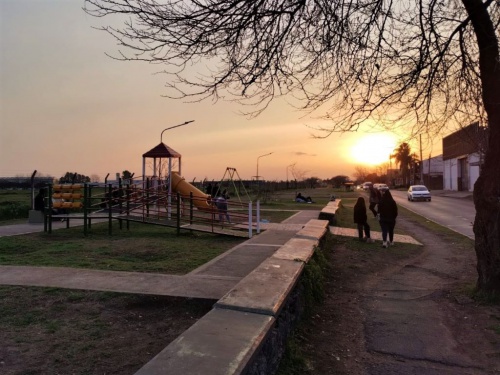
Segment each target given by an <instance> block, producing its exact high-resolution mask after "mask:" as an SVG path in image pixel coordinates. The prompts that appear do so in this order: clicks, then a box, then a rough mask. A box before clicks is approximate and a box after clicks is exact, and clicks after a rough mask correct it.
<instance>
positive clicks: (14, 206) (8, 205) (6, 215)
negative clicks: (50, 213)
mask: <svg viewBox="0 0 500 375" xmlns="http://www.w3.org/2000/svg"><path fill="white" fill-rule="evenodd" d="M29 210H30V205H28V204H26V203H20V202H1V203H0V221H4V220H12V219H25V218H28V215H29Z"/></svg>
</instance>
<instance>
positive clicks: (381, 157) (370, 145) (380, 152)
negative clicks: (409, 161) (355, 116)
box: [351, 134, 396, 165]
mask: <svg viewBox="0 0 500 375" xmlns="http://www.w3.org/2000/svg"><path fill="white" fill-rule="evenodd" d="M395 148H396V140H395V138H394V137H393V136H392V135H390V134H370V135H366V136H364V137H363V138H362V139H360V140H359V141H358V142H357V143H355V144H354V146H353V147H352V149H351V156H352V158H353V159H354V160H355V161H356V162H357V163H360V164H370V165H377V164H381V163H384V162H388V161H389V155H390V154H391V153H393V151H394V149H395Z"/></svg>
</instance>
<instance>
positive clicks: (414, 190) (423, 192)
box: [407, 185, 431, 202]
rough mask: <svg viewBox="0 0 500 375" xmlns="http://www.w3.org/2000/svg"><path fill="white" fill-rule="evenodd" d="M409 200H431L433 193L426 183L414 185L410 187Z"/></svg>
mask: <svg viewBox="0 0 500 375" xmlns="http://www.w3.org/2000/svg"><path fill="white" fill-rule="evenodd" d="M407 196H408V200H409V201H412V202H414V201H428V202H430V201H431V193H430V191H429V189H427V187H425V185H412V186H410V188H409V189H408V194H407Z"/></svg>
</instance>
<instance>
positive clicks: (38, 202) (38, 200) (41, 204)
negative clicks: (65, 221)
mask: <svg viewBox="0 0 500 375" xmlns="http://www.w3.org/2000/svg"><path fill="white" fill-rule="evenodd" d="M35 210H36V211H41V212H43V211H44V210H45V189H43V188H42V189H40V190H39V191H38V194H37V195H36V197H35Z"/></svg>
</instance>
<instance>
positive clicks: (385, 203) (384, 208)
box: [378, 190, 398, 248]
mask: <svg viewBox="0 0 500 375" xmlns="http://www.w3.org/2000/svg"><path fill="white" fill-rule="evenodd" d="M378 213H379V215H380V219H379V220H380V228H381V229H382V241H383V242H382V247H385V248H386V247H388V246H392V245H394V227H395V226H396V218H397V217H398V206H397V204H396V201H395V200H394V198H393V197H392V194H391V192H390V191H389V190H387V191H386V192H385V193H384V195H382V198H381V199H380V202H379V204H378ZM387 236H389V241H387Z"/></svg>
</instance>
